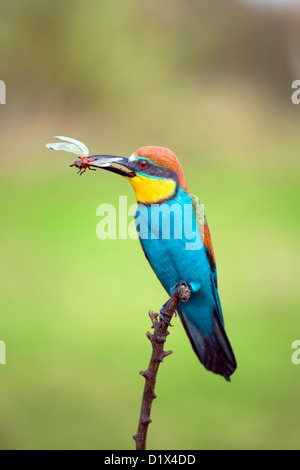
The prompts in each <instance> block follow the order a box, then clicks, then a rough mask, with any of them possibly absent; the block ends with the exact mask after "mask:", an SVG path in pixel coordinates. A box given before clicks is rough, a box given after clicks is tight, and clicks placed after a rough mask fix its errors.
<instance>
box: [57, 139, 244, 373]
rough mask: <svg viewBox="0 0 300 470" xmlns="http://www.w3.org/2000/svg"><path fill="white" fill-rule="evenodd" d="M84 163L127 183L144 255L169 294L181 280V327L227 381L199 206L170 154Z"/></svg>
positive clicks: (145, 152) (228, 353)
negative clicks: (185, 295) (184, 295)
mask: <svg viewBox="0 0 300 470" xmlns="http://www.w3.org/2000/svg"><path fill="white" fill-rule="evenodd" d="M50 145H52V144H48V146H49V147H50ZM85 156H86V155H85ZM86 163H88V165H89V166H92V167H94V168H97V167H98V168H103V169H105V170H108V171H112V172H114V173H117V174H119V175H122V176H124V177H125V178H127V179H128V180H129V181H130V182H131V184H132V186H133V188H134V191H135V194H136V198H137V202H138V208H137V212H136V215H135V220H136V226H137V230H138V234H139V239H140V242H141V246H142V248H143V250H144V253H145V256H146V258H147V260H148V262H149V263H150V265H151V267H152V269H153V271H154V272H155V274H156V276H157V277H158V279H159V280H160V282H161V284H162V285H163V287H164V288H165V290H166V291H167V292H168V294H169V295H171V294H172V292H173V290H174V288H175V286H176V285H177V284H178V283H179V282H180V281H185V282H187V284H188V285H189V287H190V290H191V297H190V299H189V300H188V302H186V303H182V302H181V303H180V304H179V308H178V309H177V310H178V313H179V316H180V319H181V321H182V324H183V326H184V328H185V331H186V333H187V335H188V337H189V339H190V342H191V344H192V347H193V349H194V351H195V353H196V355H197V356H198V358H199V360H200V361H201V363H202V364H203V365H204V367H206V369H207V370H209V371H212V372H214V373H215V374H220V375H222V376H223V377H225V379H226V380H228V381H230V376H231V375H232V374H233V373H234V371H235V369H236V367H237V366H236V360H235V357H234V353H233V351H232V348H231V345H230V342H229V340H228V338H227V335H226V332H225V329H224V320H223V314H222V309H221V304H220V298H219V294H218V284H217V270H216V262H215V255H214V250H213V246H212V242H211V236H210V232H209V228H208V225H207V221H206V217H205V215H204V211H203V206H202V205H201V204H200V201H199V199H198V198H197V197H195V196H194V195H193V194H191V193H190V191H189V190H188V187H187V184H186V181H185V177H184V173H183V170H182V168H181V165H180V163H179V161H178V159H177V157H176V155H175V154H174V153H173V152H172V151H171V150H169V149H166V148H162V147H142V148H139V149H138V150H136V151H135V152H134V153H133V154H132V155H131V157H129V158H127V157H118V156H111V155H93V156H91V157H88V158H87V161H86ZM79 164H80V163H79V162H77V165H76V166H77V167H79V166H78V165H79ZM163 313H164V312H163V309H162V310H161V317H162V319H163V320H164V321H166V320H165V319H164V316H163Z"/></svg>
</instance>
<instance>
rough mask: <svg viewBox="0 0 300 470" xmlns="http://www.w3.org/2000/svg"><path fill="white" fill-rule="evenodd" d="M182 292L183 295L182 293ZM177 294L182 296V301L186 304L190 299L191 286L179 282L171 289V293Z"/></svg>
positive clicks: (184, 282)
mask: <svg viewBox="0 0 300 470" xmlns="http://www.w3.org/2000/svg"><path fill="white" fill-rule="evenodd" d="M182 290H183V293H182ZM175 291H176V292H177V293H178V294H181V295H182V301H183V302H187V301H188V300H189V298H190V295H191V292H192V289H191V286H190V285H189V284H188V283H187V282H186V281H179V282H178V283H177V284H175V286H174V287H173V288H172V290H171V293H173V292H175Z"/></svg>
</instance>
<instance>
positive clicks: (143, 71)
mask: <svg viewBox="0 0 300 470" xmlns="http://www.w3.org/2000/svg"><path fill="white" fill-rule="evenodd" d="M257 3H259V2H257ZM295 3H297V2H295ZM0 11H1V14H0V31H1V33H0V35H1V43H0V58H1V68H0V73H1V75H0V79H1V80H4V81H5V83H6V87H7V97H6V101H7V104H6V105H1V106H0V142H1V152H0V153H1V155H0V158H1V173H0V191H1V205H2V208H1V238H0V246H1V268H2V269H1V274H0V276H1V278H0V292H1V319H0V339H1V340H3V341H5V343H6V348H7V364H6V365H0V447H1V449H134V441H133V440H132V435H133V434H135V432H136V429H137V424H138V418H139V410H140V402H141V396H142V390H143V385H144V380H143V378H142V377H140V376H139V371H140V370H142V369H146V367H147V365H148V361H149V357H150V352H151V348H150V343H149V342H148V341H147V339H146V336H145V333H146V331H147V330H148V329H149V328H150V320H149V318H148V316H147V312H148V310H149V309H153V310H156V311H158V310H159V308H160V307H161V305H162V304H163V303H164V302H165V301H166V294H165V292H164V290H163V288H162V287H161V286H160V284H159V282H158V281H157V279H156V278H155V276H154V274H153V272H152V271H151V269H150V267H149V266H148V264H147V261H146V259H145V258H144V256H143V253H142V251H141V249H140V246H139V242H138V241H134V240H130V239H128V240H105V241H100V240H99V239H98V238H97V237H96V225H97V223H98V221H99V218H97V217H96V208H97V207H98V205H99V204H101V203H112V204H116V205H117V204H118V198H119V195H128V196H129V204H131V203H134V201H135V197H134V193H133V190H132V188H131V186H130V185H129V184H128V182H127V181H126V180H123V179H122V178H120V177H118V176H117V175H114V174H110V173H106V172H101V171H97V172H88V173H86V174H85V175H83V176H82V177H80V178H79V177H78V176H77V175H76V171H75V170H74V169H70V168H69V164H70V163H72V162H73V161H74V157H73V156H72V155H71V154H66V153H64V152H61V153H58V152H51V151H49V150H47V149H46V148H45V143H46V142H51V141H53V139H52V136H54V135H66V136H70V137H73V138H76V139H79V140H82V141H83V142H84V143H86V144H87V145H88V147H89V149H90V151H91V153H108V154H109V153H111V154H116V155H126V156H129V155H130V154H131V153H132V152H133V151H134V150H135V149H137V148H138V147H140V146H144V145H159V146H165V147H169V148H171V149H172V150H173V151H174V152H175V153H176V154H177V156H178V157H179V159H180V161H181V163H182V166H183V169H184V171H185V174H186V178H187V182H188V185H189V188H190V190H191V191H192V192H193V193H195V194H197V195H198V196H199V197H200V198H201V201H202V202H203V203H204V204H205V209H206V213H207V216H208V221H209V224H210V229H211V233H212V238H213V243H214V248H215V253H216V258H217V263H218V277H219V291H220V296H221V300H222V306H223V311H224V315H225V322H226V329H227V332H228V335H229V337H230V340H231V342H232V345H233V348H234V351H235V354H236V357H237V361H238V370H237V372H236V374H235V375H234V376H233V377H232V382H231V384H228V383H226V382H225V380H223V379H222V378H221V377H218V376H215V375H213V374H211V373H208V372H207V371H206V370H205V369H204V368H203V367H202V366H201V365H200V364H199V362H198V360H197V358H196V356H195V355H194V353H193V351H192V348H191V347H190V344H189V341H188V339H187V337H186V335H185V333H184V331H183V328H182V326H181V324H180V320H179V319H178V318H177V319H175V320H174V324H175V327H174V328H173V329H172V331H171V335H170V336H169V337H168V341H167V348H168V349H172V350H173V351H174V354H173V355H172V356H171V357H169V358H167V359H166V360H165V362H164V363H163V365H162V366H161V369H160V371H159V376H158V383H157V390H156V391H157V396H158V398H157V400H155V402H154V403H153V411H152V419H153V423H152V424H151V425H150V427H149V435H148V449H278V448H283V449H288V448H290V449H295V448H299V439H300V424H299V423H300V416H299V404H298V398H299V388H300V365H299V366H296V365H293V364H292V361H291V355H292V352H293V350H292V348H291V345H292V342H293V341H294V340H297V339H300V317H299V307H300V302H299V261H300V253H299V228H300V224H299V196H300V194H299V153H300V139H299V125H300V106H299V107H297V106H295V105H293V104H292V102H291V93H292V90H291V83H292V81H293V80H296V79H300V57H299V54H300V35H299V31H300V28H299V17H300V14H299V9H298V7H297V4H296V5H294V6H293V7H288V6H287V5H286V6H285V7H282V8H281V7H279V6H277V7H275V6H274V5H273V6H272V5H271V6H270V7H269V8H263V9H262V8H260V7H259V6H258V7H257V8H252V7H251V6H249V5H248V4H247V3H246V2H245V3H244V2H242V1H241V2H237V1H236V2H229V1H228V2H224V1H223V0H211V1H210V2H207V1H204V0H201V1H199V0H198V1H192V0H189V1H186V0H163V1H158V0H151V2H150V1H140V0H126V1H122V0H115V1H114V2H109V1H102V0H101V1H96V0H86V1H82V0H75V1H72V2H70V1H67V0H65V1H63V2H62V1H58V0H52V1H51V2H50V1H49V0H46V1H43V2H39V1H38V0H26V1H23V2H21V1H17V0H14V1H11V0H10V1H7V0H2V2H1V7H0Z"/></svg>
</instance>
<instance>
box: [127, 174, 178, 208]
mask: <svg viewBox="0 0 300 470" xmlns="http://www.w3.org/2000/svg"><path fill="white" fill-rule="evenodd" d="M125 178H126V176H125ZM126 179H128V180H129V181H130V183H131V184H132V186H133V189H134V191H135V195H136V198H137V201H138V202H141V203H142V204H155V203H157V202H159V201H161V200H163V199H168V198H170V197H171V196H172V195H173V194H174V192H175V189H176V183H175V181H172V180H164V179H153V178H148V177H146V176H142V175H136V176H134V177H133V178H126Z"/></svg>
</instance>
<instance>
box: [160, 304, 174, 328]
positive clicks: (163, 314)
mask: <svg viewBox="0 0 300 470" xmlns="http://www.w3.org/2000/svg"><path fill="white" fill-rule="evenodd" d="M166 315H169V314H168V313H166V309H165V306H164V305H163V306H162V308H161V309H160V311H159V319H160V321H163V322H164V323H166V325H168V326H174V325H171V323H170V322H169V320H167V318H166Z"/></svg>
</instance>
